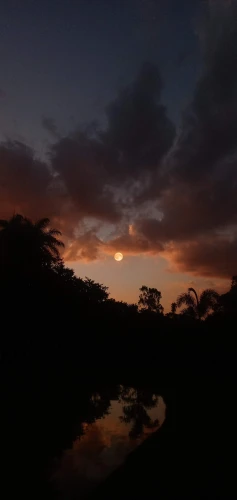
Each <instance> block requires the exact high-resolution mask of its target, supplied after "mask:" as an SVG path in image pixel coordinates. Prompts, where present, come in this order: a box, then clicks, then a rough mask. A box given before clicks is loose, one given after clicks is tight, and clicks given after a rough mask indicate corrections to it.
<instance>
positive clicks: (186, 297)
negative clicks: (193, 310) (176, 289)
mask: <svg viewBox="0 0 237 500" xmlns="http://www.w3.org/2000/svg"><path fill="white" fill-rule="evenodd" d="M176 304H177V307H181V306H184V305H185V306H190V307H195V302H194V298H193V297H192V295H190V293H187V292H184V293H181V294H180V295H179V296H178V298H177V301H176Z"/></svg>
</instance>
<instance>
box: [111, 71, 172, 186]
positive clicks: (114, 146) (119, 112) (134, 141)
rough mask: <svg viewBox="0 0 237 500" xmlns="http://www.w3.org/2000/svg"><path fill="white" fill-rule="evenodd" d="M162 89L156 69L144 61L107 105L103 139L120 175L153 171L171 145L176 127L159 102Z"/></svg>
mask: <svg viewBox="0 0 237 500" xmlns="http://www.w3.org/2000/svg"><path fill="white" fill-rule="evenodd" d="M161 90H162V82H161V77H160V73H159V71H158V69H157V68H156V67H155V66H153V65H152V64H149V63H145V64H144V65H143V67H142V69H141V71H140V73H139V75H138V78H137V79H136V80H135V82H134V83H133V84H131V85H129V86H128V87H126V88H125V89H123V90H122V91H121V92H120V93H119V95H118V97H117V98H116V99H115V100H114V101H113V102H112V103H110V105H109V106H108V108H107V117H108V128H107V130H106V132H105V134H103V140H104V141H105V142H106V144H107V145H108V147H109V148H110V149H111V150H112V151H114V152H115V154H116V158H117V162H118V169H119V170H117V169H115V174H116V173H118V172H119V178H121V176H123V175H124V176H125V177H129V176H131V177H132V178H135V179H137V178H138V177H139V175H140V173H141V172H142V173H143V172H144V171H145V172H147V173H148V172H149V171H152V170H153V171H154V170H155V169H157V167H158V166H159V164H160V162H161V160H162V158H163V157H164V155H165V154H166V153H167V151H168V150H169V148H170V147H171V145H172V142H173V140H174V136H175V129H174V126H173V124H172V123H171V121H170V120H169V119H168V117H167V114H166V108H165V106H163V105H162V104H160V102H159V101H160V97H161Z"/></svg>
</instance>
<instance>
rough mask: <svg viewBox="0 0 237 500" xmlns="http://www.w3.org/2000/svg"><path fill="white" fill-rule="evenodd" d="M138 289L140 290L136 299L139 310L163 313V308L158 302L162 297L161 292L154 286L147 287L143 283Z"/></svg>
mask: <svg viewBox="0 0 237 500" xmlns="http://www.w3.org/2000/svg"><path fill="white" fill-rule="evenodd" d="M139 290H140V292H141V294H140V295H139V300H138V307H139V309H140V311H149V312H154V313H159V314H163V311H164V308H163V306H162V305H161V304H160V300H161V299H162V295H161V292H159V290H157V289H156V288H148V287H147V286H144V285H143V286H142V287H141V288H139Z"/></svg>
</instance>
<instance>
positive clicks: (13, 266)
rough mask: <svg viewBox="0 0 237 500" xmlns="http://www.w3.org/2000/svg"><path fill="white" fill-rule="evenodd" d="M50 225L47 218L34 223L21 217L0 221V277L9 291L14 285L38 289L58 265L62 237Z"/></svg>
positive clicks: (16, 216)
mask: <svg viewBox="0 0 237 500" xmlns="http://www.w3.org/2000/svg"><path fill="white" fill-rule="evenodd" d="M49 223H50V221H49V219H47V218H44V219H41V220H39V221H37V222H35V223H34V222H32V221H31V220H30V219H28V218H26V217H23V216H22V215H20V214H16V215H14V216H13V217H11V218H10V219H9V220H0V277H1V280H2V282H3V281H4V282H5V286H6V287H7V288H8V290H9V291H10V290H11V289H12V286H13V284H14V286H16V287H17V288H20V289H23V287H24V289H25V290H27V289H28V288H29V287H37V286H38V284H39V282H41V283H43V281H45V280H46V279H48V277H49V274H52V271H53V268H54V266H55V265H56V264H57V263H58V262H59V261H60V254H59V249H60V248H61V247H63V246H64V245H63V242H62V241H61V240H60V239H59V238H58V237H59V236H61V233H60V231H57V230H56V229H51V228H50V227H49Z"/></svg>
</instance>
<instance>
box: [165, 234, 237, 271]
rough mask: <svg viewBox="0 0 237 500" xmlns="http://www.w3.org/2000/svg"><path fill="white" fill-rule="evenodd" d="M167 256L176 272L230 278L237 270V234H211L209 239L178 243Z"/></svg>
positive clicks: (169, 250)
mask: <svg viewBox="0 0 237 500" xmlns="http://www.w3.org/2000/svg"><path fill="white" fill-rule="evenodd" d="M166 255H167V256H168V258H170V259H171V260H172V262H173V264H174V267H173V270H174V271H175V270H179V271H184V272H189V273H191V274H194V275H196V276H206V277H210V276H219V277H221V278H230V277H231V276H232V275H233V274H235V273H236V269H237V257H236V256H237V234H236V232H234V233H233V234H232V235H231V236H230V235H229V236H228V235H218V234H213V235H211V234H210V235H209V237H208V238H199V239H197V240H192V241H189V242H185V243H182V244H179V243H178V244H177V243H176V244H175V245H174V246H173V247H172V245H171V247H170V248H168V249H167V254H166ZM171 269H172V267H171Z"/></svg>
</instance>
